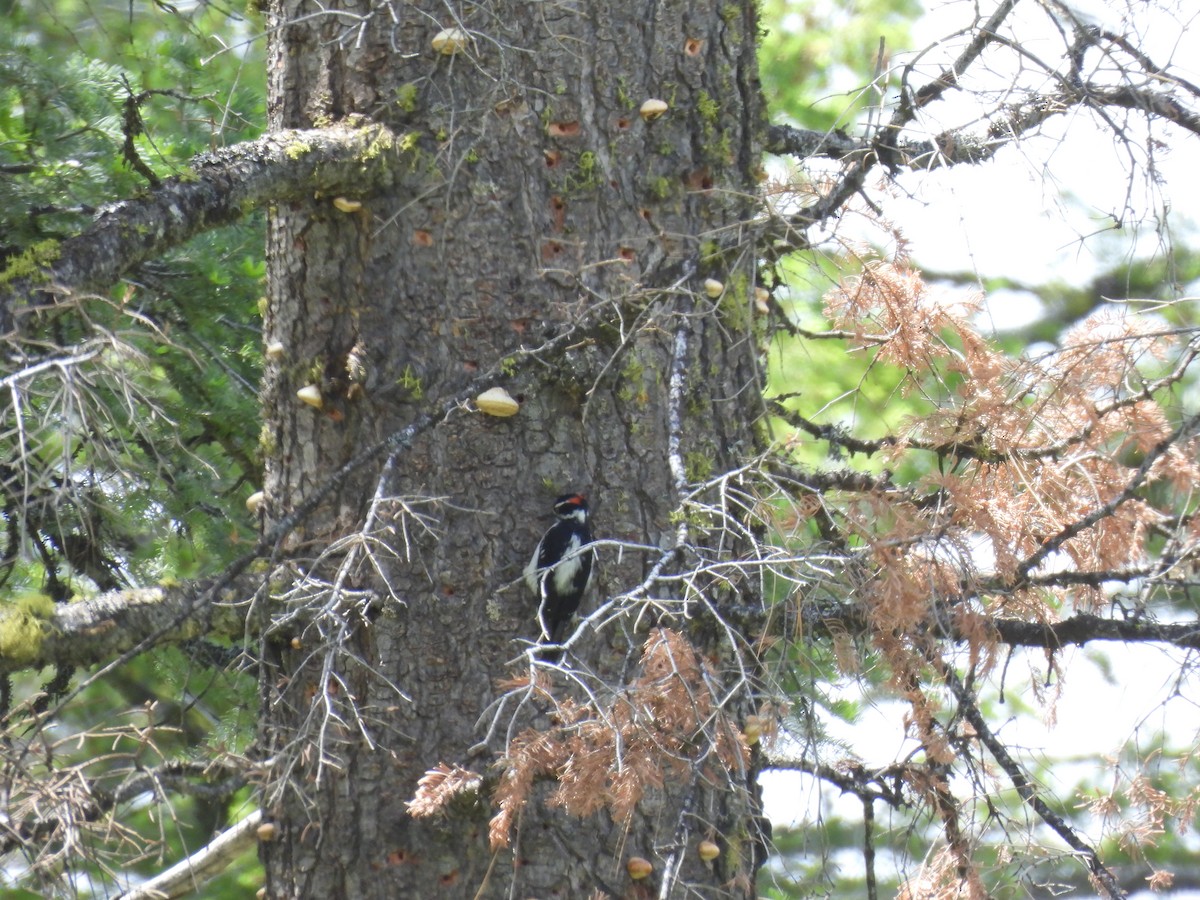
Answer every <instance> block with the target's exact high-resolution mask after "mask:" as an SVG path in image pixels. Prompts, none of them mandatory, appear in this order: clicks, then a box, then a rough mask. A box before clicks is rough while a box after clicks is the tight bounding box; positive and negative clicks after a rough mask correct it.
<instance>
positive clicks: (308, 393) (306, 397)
mask: <svg viewBox="0 0 1200 900" xmlns="http://www.w3.org/2000/svg"><path fill="white" fill-rule="evenodd" d="M296 396H297V397H298V398H299V399H300V402H301V403H307V404H308V405H309V406H311V407H313V408H315V409H320V408H321V407H322V406H324V405H325V401H324V400H323V399H321V389H320V388H319V387H317V386H316V385H315V384H306V385H305V386H304V387H302V388H300V390H298V391H296Z"/></svg>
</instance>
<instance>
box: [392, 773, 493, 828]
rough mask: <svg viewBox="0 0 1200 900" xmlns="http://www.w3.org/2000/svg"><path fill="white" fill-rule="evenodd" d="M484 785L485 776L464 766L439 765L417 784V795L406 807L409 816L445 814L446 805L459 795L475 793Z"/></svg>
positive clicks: (420, 817) (423, 776)
mask: <svg viewBox="0 0 1200 900" xmlns="http://www.w3.org/2000/svg"><path fill="white" fill-rule="evenodd" d="M481 784H483V776H481V775H479V774H478V773H476V772H472V771H471V770H470V769H464V768H463V767H462V766H450V765H447V764H446V763H438V764H437V765H436V766H434V767H433V768H432V769H429V770H428V771H427V772H426V773H425V774H424V775H422V776H421V779H420V780H419V781H418V782H417V793H416V795H415V796H414V797H413V798H412V799H411V800H409V801H408V802H407V803H406V804H405V806H407V807H408V814H409V815H410V816H412V817H414V818H417V819H422V818H426V817H428V816H432V815H435V814H436V813H439V812H443V811H444V810H445V808H446V805H447V804H448V803H449V802H450V801H451V800H452V799H453V798H454V797H456V796H458V795H459V794H464V793H475V792H476V791H478V790H479V786H480V785H481Z"/></svg>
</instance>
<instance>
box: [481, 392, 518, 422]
mask: <svg viewBox="0 0 1200 900" xmlns="http://www.w3.org/2000/svg"><path fill="white" fill-rule="evenodd" d="M475 406H476V407H477V408H478V409H479V411H480V412H482V413H487V414H488V415H489V416H500V417H505V416H515V415H516V414H517V410H519V409H520V408H521V404H520V403H518V402H517V401H516V400H514V399H513V398H512V397H511V396H510V395H509V393H508V391H506V390H505V389H504V388H502V387H494V388H488V389H487V390H486V391H484V392H483V393H482V394H480V395H479V396H478V397H476V398H475Z"/></svg>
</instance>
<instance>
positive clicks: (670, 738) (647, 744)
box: [489, 628, 749, 848]
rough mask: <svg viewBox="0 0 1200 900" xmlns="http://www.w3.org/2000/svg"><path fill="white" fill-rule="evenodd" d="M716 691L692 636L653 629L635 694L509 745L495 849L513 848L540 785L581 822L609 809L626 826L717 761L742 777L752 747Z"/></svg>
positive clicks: (576, 710)
mask: <svg viewBox="0 0 1200 900" xmlns="http://www.w3.org/2000/svg"><path fill="white" fill-rule="evenodd" d="M713 685H714V675H713V672H712V671H711V669H710V667H709V666H708V664H707V663H706V662H705V661H704V660H703V659H702V658H701V657H700V655H699V653H698V652H697V651H696V649H695V648H694V647H693V646H692V645H691V644H690V643H689V642H688V640H687V639H686V638H684V637H683V636H682V635H681V634H679V633H678V632H675V631H672V630H671V629H669V628H656V629H654V630H653V631H651V633H650V636H649V637H648V638H647V640H646V643H645V646H644V649H643V652H642V663H641V673H640V674H639V675H638V677H637V678H636V679H635V680H634V681H633V682H632V683H631V684H630V685H629V687H628V689H627V690H625V691H623V692H621V693H620V694H618V695H614V696H613V697H612V698H611V699H610V700H609V701H608V702H607V703H606V704H604V705H603V707H601V706H599V705H598V704H597V703H596V702H594V701H593V702H587V703H580V702H576V701H573V700H569V699H568V700H563V701H561V702H560V703H559V704H558V706H557V708H556V710H555V713H554V720H555V724H554V726H553V727H552V728H550V729H548V730H545V731H539V730H537V729H534V728H529V729H526V730H525V731H523V732H521V733H520V734H518V735H517V736H516V737H515V738H514V739H513V740H512V741H511V743H510V744H509V746H508V752H507V754H506V755H505V757H504V758H503V759H502V760H501V761H500V763H499V765H500V768H501V769H502V770H503V771H502V774H501V776H500V780H499V784H498V786H497V788H496V793H495V800H496V803H497V805H498V806H499V812H497V813H496V815H495V816H494V817H493V818H492V822H491V828H490V831H489V836H490V838H491V843H492V847H493V848H499V847H503V846H507V845H508V843H509V840H510V837H511V834H512V829H513V827H514V825H515V824H516V820H517V816H518V814H519V813H520V811H521V809H522V808H523V807H524V805H525V804H526V803H527V802H528V801H529V799H530V797H531V794H532V790H533V785H534V782H535V781H537V780H538V779H541V778H547V777H550V778H554V779H555V780H556V781H557V783H558V784H557V787H556V788H555V790H554V792H553V793H552V794H551V796H550V800H549V802H550V803H551V804H553V805H557V806H560V807H562V808H563V809H565V810H567V811H568V812H570V813H571V814H573V815H577V816H587V815H591V814H593V813H597V812H599V811H601V810H608V812H609V813H610V814H611V815H612V817H613V818H614V819H615V820H617V821H627V820H628V819H629V818H630V816H631V815H632V814H633V812H634V809H635V808H636V806H637V804H638V802H639V801H640V800H641V799H642V797H643V796H644V795H645V794H646V792H647V791H650V790H654V789H655V788H659V787H661V786H662V785H663V784H664V783H665V781H666V780H667V779H668V778H678V777H681V776H684V775H686V774H687V773H688V772H689V771H691V770H692V768H693V767H694V766H697V765H702V766H707V765H711V764H713V762H714V761H715V762H716V763H719V764H720V765H721V766H723V767H724V768H725V769H726V770H730V771H739V770H743V769H744V768H745V766H746V765H747V763H748V761H749V750H748V748H747V746H746V743H745V740H744V739H743V737H742V734H741V732H740V731H739V730H738V728H737V726H736V724H735V723H734V722H733V720H732V719H731V718H730V717H729V715H727V714H726V712H725V711H724V710H723V709H721V708H720V706H719V703H718V700H717V698H716V696H715V695H714V693H713Z"/></svg>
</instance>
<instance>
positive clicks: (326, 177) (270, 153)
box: [0, 122, 416, 334]
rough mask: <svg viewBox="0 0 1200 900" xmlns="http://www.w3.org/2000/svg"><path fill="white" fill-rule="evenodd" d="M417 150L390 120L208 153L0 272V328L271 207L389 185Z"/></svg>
mask: <svg viewBox="0 0 1200 900" xmlns="http://www.w3.org/2000/svg"><path fill="white" fill-rule="evenodd" d="M414 152H416V150H415V149H414V148H413V147H412V142H411V141H407V142H406V141H404V140H400V139H397V138H396V136H395V135H394V134H393V133H392V132H391V131H389V130H388V129H387V128H384V127H383V126H382V125H376V124H365V123H362V122H347V123H340V124H338V125H334V126H331V127H328V128H320V129H311V130H306V131H281V132H277V133H274V134H268V135H266V136H264V137H261V138H259V139H258V140H255V141H249V142H246V143H241V144H237V145H235V146H233V147H227V148H224V149H221V150H215V151H212V152H210V153H203V154H201V155H199V156H197V157H196V158H195V159H194V160H193V161H192V165H191V167H190V169H189V170H188V171H187V172H185V173H183V174H182V175H179V176H176V177H174V178H168V179H165V180H163V181H162V182H161V183H160V184H159V185H157V186H156V187H155V188H153V189H152V190H149V191H148V192H147V193H146V194H145V195H144V196H141V197H138V198H136V199H132V200H123V201H120V202H118V203H114V204H111V205H109V206H106V207H105V208H104V209H103V210H101V212H100V213H99V215H98V216H97V217H96V221H95V222H94V223H93V224H92V226H91V227H90V228H88V229H87V230H86V231H84V232H83V233H82V234H79V235H77V236H75V237H73V238H70V239H68V240H65V241H63V242H61V243H60V244H58V245H57V246H52V247H45V246H43V247H41V248H40V251H39V253H38V255H37V257H36V258H35V259H25V258H21V264H20V265H19V266H16V267H14V266H11V265H10V267H9V268H8V269H6V270H4V271H0V334H5V333H8V332H9V331H11V330H12V327H13V325H14V322H15V316H16V315H17V314H18V312H19V310H20V309H21V308H22V307H23V306H28V305H33V304H40V303H46V302H48V301H49V302H54V301H55V299H56V298H57V297H58V296H61V295H64V294H70V293H75V292H80V291H89V290H90V291H98V290H105V289H107V288H109V287H111V286H112V285H113V284H115V283H116V282H117V281H118V280H119V279H120V278H121V276H122V275H124V274H125V273H126V272H128V271H130V270H131V269H132V268H134V267H135V266H137V265H138V264H139V263H142V262H144V261H145V260H148V259H152V258H154V257H156V256H159V255H161V254H162V253H164V252H165V251H167V250H170V249H171V248H173V247H177V246H179V245H180V244H182V243H184V242H185V241H187V240H189V239H190V238H192V237H194V236H195V235H197V234H200V233H202V232H204V231H208V230H210V229H213V228H217V227H219V226H222V225H228V224H231V223H233V222H236V221H238V220H239V219H241V218H242V217H244V216H245V215H246V214H247V213H249V212H251V211H253V210H255V209H258V208H260V207H262V206H264V205H266V204H268V203H277V202H284V201H289V200H311V199H312V198H313V197H314V196H319V195H322V194H324V195H329V196H332V195H335V194H343V193H344V194H350V195H353V196H360V197H361V196H364V195H368V194H372V193H374V192H376V191H379V190H381V189H384V188H387V187H389V186H391V185H392V184H393V182H394V173H396V172H400V171H407V169H406V168H405V167H402V166H401V165H400V163H401V160H402V159H403V158H404V157H406V156H409V155H411V154H413V153H414Z"/></svg>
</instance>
